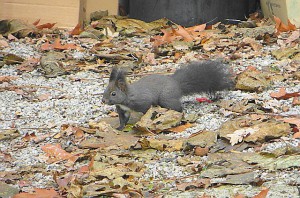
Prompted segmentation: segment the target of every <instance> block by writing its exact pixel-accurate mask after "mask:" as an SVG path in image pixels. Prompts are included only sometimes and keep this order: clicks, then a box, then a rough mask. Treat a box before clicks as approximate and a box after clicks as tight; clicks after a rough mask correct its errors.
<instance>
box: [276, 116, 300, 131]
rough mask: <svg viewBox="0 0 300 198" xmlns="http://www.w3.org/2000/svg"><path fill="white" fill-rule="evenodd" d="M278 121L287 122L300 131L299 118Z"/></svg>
mask: <svg viewBox="0 0 300 198" xmlns="http://www.w3.org/2000/svg"><path fill="white" fill-rule="evenodd" d="M278 120H282V121H284V122H287V123H289V124H294V125H297V127H298V128H299V129H300V119H299V118H281V119H278Z"/></svg>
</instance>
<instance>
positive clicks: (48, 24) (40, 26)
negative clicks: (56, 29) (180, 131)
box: [36, 23, 56, 30]
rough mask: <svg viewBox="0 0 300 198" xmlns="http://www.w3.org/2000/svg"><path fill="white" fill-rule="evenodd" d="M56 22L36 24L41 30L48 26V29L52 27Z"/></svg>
mask: <svg viewBox="0 0 300 198" xmlns="http://www.w3.org/2000/svg"><path fill="white" fill-rule="evenodd" d="M55 24H56V23H45V24H42V25H36V28H37V29H39V30H42V29H44V28H48V29H51V28H52V27H53V26H54V25H55Z"/></svg>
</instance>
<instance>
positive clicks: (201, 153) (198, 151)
mask: <svg viewBox="0 0 300 198" xmlns="http://www.w3.org/2000/svg"><path fill="white" fill-rule="evenodd" d="M208 152H209V148H208V147H205V148H201V147H196V148H195V155H197V156H201V157H202V156H205V155H207V153H208Z"/></svg>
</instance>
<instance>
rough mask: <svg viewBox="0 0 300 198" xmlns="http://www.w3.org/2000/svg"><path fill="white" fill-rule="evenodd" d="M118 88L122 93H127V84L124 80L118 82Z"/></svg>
mask: <svg viewBox="0 0 300 198" xmlns="http://www.w3.org/2000/svg"><path fill="white" fill-rule="evenodd" d="M116 87H118V88H119V89H120V90H121V91H122V92H127V83H126V81H124V79H119V80H117V81H116Z"/></svg>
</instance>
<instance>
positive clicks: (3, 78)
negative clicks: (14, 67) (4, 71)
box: [0, 76, 18, 84]
mask: <svg viewBox="0 0 300 198" xmlns="http://www.w3.org/2000/svg"><path fill="white" fill-rule="evenodd" d="M17 78H18V77H16V76H0V84H1V83H4V82H10V81H12V80H15V79H17Z"/></svg>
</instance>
